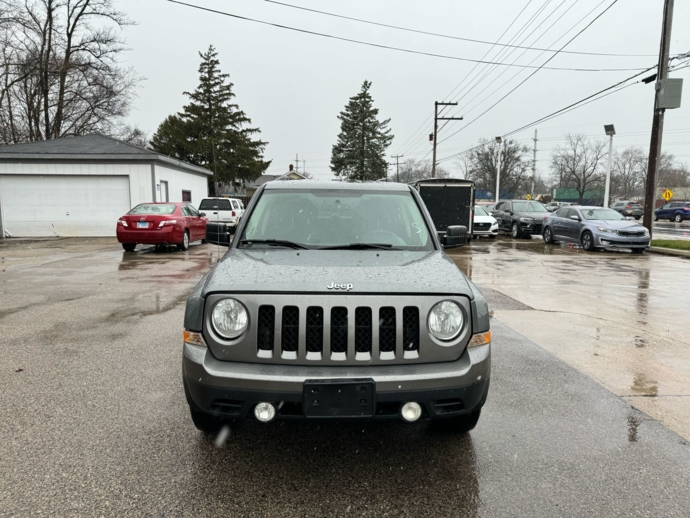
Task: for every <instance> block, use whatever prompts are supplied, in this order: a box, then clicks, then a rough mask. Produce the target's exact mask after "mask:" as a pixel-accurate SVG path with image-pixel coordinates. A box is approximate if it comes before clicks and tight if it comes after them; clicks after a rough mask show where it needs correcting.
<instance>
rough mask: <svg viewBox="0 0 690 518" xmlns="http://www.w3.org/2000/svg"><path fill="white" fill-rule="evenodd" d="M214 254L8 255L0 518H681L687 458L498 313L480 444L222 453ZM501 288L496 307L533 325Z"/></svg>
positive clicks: (0, 261) (311, 440) (95, 250)
mask: <svg viewBox="0 0 690 518" xmlns="http://www.w3.org/2000/svg"><path fill="white" fill-rule="evenodd" d="M473 246H474V245H473ZM483 246H489V245H484V244H483V243H482V245H481V246H477V247H476V250H477V254H479V253H481V252H480V249H481V248H482V247H483ZM491 246H500V245H498V244H496V243H494V244H493V245H491ZM214 251H215V248H214V247H212V246H210V245H200V246H192V247H191V248H190V249H189V251H188V252H186V253H153V252H151V251H147V252H144V253H137V254H123V252H122V251H121V249H118V247H117V244H116V243H114V241H113V240H109V239H103V240H88V241H87V240H57V241H45V242H38V243H30V242H29V243H21V244H19V243H14V244H11V245H7V246H0V406H1V408H2V412H3V419H1V420H0V516H36V515H56V516H124V515H132V516H141V515H145V516H295V517H297V516H300V517H301V516H435V517H437V516H583V515H598V516H679V517H680V516H687V515H688V509H690V445H688V443H687V442H686V441H685V440H684V439H683V438H681V437H680V436H679V435H677V434H675V433H673V432H672V431H670V430H669V429H667V428H666V427H664V426H663V425H662V424H661V423H659V422H658V421H656V420H654V419H651V418H649V417H648V416H647V415H645V414H643V413H642V412H639V411H637V410H635V409H634V408H633V407H632V406H631V405H630V404H629V403H628V402H626V401H625V400H623V399H621V398H620V397H618V396H617V395H615V394H614V393H612V392H611V391H609V390H607V389H606V388H604V387H603V386H602V385H601V384H600V383H597V382H596V381H594V380H593V379H591V378H590V377H588V376H586V375H584V374H582V373H581V372H580V371H579V370H577V369H575V368H573V367H571V366H570V365H568V364H567V363H566V362H564V361H562V360H561V359H559V358H558V357H557V356H554V355H553V354H551V353H549V352H547V351H546V350H545V349H544V348H542V347H540V346H538V345H536V344H535V343H533V342H531V341H529V340H528V339H526V338H525V337H524V336H522V335H520V334H518V333H517V332H515V331H513V330H512V329H511V328H510V327H508V326H507V325H505V324H504V323H503V322H502V321H501V320H500V315H501V311H504V312H505V310H501V309H497V310H496V317H495V318H494V319H493V322H492V336H493V347H494V357H493V373H492V385H491V392H490V395H489V400H488V402H487V405H486V407H485V410H484V412H483V414H482V418H481V420H480V422H479V425H478V426H477V428H476V429H475V431H473V432H472V434H471V435H469V436H466V437H456V436H449V435H438V434H432V433H430V432H429V430H428V429H427V427H426V426H425V425H424V424H416V425H404V424H403V423H386V424H376V425H372V424H368V423H359V424H357V423H349V424H335V425H333V424H327V425H324V424H318V425H317V424H312V423H306V424H303V423H282V424H281V423H278V424H275V425H269V426H265V425H259V424H257V423H245V424H244V425H243V426H241V427H240V428H239V429H237V430H233V432H232V433H231V435H230V437H229V438H228V440H227V441H226V443H225V444H224V445H223V446H222V447H220V448H217V447H216V446H215V445H214V444H213V441H212V440H210V439H208V438H205V437H203V436H202V435H201V434H199V433H198V432H197V431H196V429H195V428H194V427H193V425H192V423H191V420H190V418H189V415H188V411H187V405H186V402H185V399H184V394H183V390H182V383H181V373H180V362H181V357H180V355H181V345H180V335H181V325H182V316H183V310H184V299H185V297H186V294H187V293H188V292H189V290H190V289H191V287H192V286H193V285H194V284H195V283H196V282H197V280H198V279H199V278H200V277H201V276H202V275H203V274H204V272H205V271H207V270H208V269H209V268H210V267H211V266H212V264H213V262H214V258H213V254H214ZM470 251H471V249H469V248H468V249H467V250H464V251H463V254H467V253H470ZM466 257H467V256H466V255H465V258H466ZM645 257H646V256H645ZM564 265H567V259H564ZM487 268H488V267H487V266H481V267H480V265H479V263H476V264H474V265H473V273H474V275H475V276H480V273H481V274H486V275H488V272H487V271H486V269H487ZM575 281H577V279H575V278H574V279H573V282H575ZM495 288H498V286H497V285H496V284H494V287H493V288H491V287H488V286H487V293H488V294H489V297H490V298H491V299H493V301H494V304H495V305H496V307H497V308H505V307H513V308H514V309H513V311H516V312H520V311H522V310H524V308H523V307H522V306H526V307H531V306H529V305H528V304H526V303H524V302H520V301H519V300H517V299H516V298H515V297H510V296H508V295H505V294H503V293H502V292H501V291H500V290H498V289H495ZM506 314H507V313H506Z"/></svg>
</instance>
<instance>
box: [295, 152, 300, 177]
mask: <svg viewBox="0 0 690 518" xmlns="http://www.w3.org/2000/svg"><path fill="white" fill-rule="evenodd" d="M295 172H296V173H299V154H296V155H295Z"/></svg>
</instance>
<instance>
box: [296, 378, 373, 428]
mask: <svg viewBox="0 0 690 518" xmlns="http://www.w3.org/2000/svg"><path fill="white" fill-rule="evenodd" d="M375 393H376V391H375V384H374V380H373V379H370V378H364V379H326V380H306V381H305V382H304V393H303V399H302V401H303V409H304V415H305V417H309V418H316V419H318V418H340V417H344V418H348V417H350V418H356V417H373V415H374V394H375Z"/></svg>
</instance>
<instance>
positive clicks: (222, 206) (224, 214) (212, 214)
mask: <svg viewBox="0 0 690 518" xmlns="http://www.w3.org/2000/svg"><path fill="white" fill-rule="evenodd" d="M199 212H205V213H206V217H207V218H208V220H209V221H217V222H219V223H225V224H226V225H228V226H230V227H236V226H237V222H238V221H239V220H240V218H241V217H242V214H244V203H242V200H238V199H236V198H204V199H203V200H201V203H200V204H199Z"/></svg>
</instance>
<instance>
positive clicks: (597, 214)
mask: <svg viewBox="0 0 690 518" xmlns="http://www.w3.org/2000/svg"><path fill="white" fill-rule="evenodd" d="M581 212H582V215H583V216H584V218H585V219H596V220H599V221H620V220H621V219H625V218H624V217H623V216H622V215H621V214H620V212H616V211H615V210H611V209H582V210H581Z"/></svg>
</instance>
